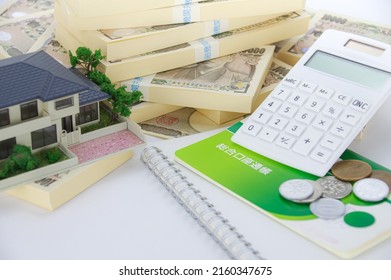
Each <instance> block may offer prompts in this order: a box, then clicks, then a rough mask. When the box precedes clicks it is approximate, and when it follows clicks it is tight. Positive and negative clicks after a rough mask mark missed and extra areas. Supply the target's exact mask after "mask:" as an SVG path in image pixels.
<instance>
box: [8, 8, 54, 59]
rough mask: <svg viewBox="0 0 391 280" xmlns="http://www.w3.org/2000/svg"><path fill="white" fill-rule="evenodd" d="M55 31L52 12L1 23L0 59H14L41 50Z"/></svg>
mask: <svg viewBox="0 0 391 280" xmlns="http://www.w3.org/2000/svg"><path fill="white" fill-rule="evenodd" d="M53 29H54V22H53V13H52V11H51V10H49V11H45V12H41V13H36V14H34V15H31V16H28V17H23V18H21V19H10V20H4V21H2V22H1V23H0V57H12V56H17V55H20V54H25V53H28V52H31V51H35V50H38V49H40V48H41V47H42V46H43V45H44V43H45V41H46V40H47V39H49V38H50V36H52V33H53Z"/></svg>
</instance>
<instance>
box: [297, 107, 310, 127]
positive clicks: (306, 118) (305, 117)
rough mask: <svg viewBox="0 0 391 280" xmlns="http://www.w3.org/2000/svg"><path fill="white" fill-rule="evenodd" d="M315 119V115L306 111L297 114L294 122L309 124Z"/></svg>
mask: <svg viewBox="0 0 391 280" xmlns="http://www.w3.org/2000/svg"><path fill="white" fill-rule="evenodd" d="M314 118H315V114H314V113H311V112H310V111H308V110H304V109H302V110H300V111H299V113H297V115H296V117H295V120H297V121H299V122H302V123H305V124H310V123H311V121H312V120H313V119H314Z"/></svg>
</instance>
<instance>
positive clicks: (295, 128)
mask: <svg viewBox="0 0 391 280" xmlns="http://www.w3.org/2000/svg"><path fill="white" fill-rule="evenodd" d="M305 128H306V126H305V125H303V124H301V123H298V122H295V121H292V122H290V123H289V124H288V126H287V127H286V128H285V132H287V133H289V134H291V135H294V136H296V137H299V136H300V135H301V134H302V133H303V131H304V130H305Z"/></svg>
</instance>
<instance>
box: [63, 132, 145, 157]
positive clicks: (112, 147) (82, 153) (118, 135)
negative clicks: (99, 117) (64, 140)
mask: <svg viewBox="0 0 391 280" xmlns="http://www.w3.org/2000/svg"><path fill="white" fill-rule="evenodd" d="M142 143H143V141H142V140H141V139H140V138H138V137H137V136H136V135H134V134H133V133H132V132H130V131H129V130H121V131H119V132H115V133H112V134H109V135H106V136H102V137H98V138H96V139H93V140H90V141H87V142H84V143H81V144H76V145H73V146H70V147H68V148H69V150H71V151H72V152H73V153H74V154H75V155H76V156H77V157H78V159H79V163H84V162H87V161H90V160H95V159H98V158H101V157H103V156H106V155H109V154H113V153H116V152H119V151H122V150H125V149H128V148H131V147H133V146H136V145H140V144H142Z"/></svg>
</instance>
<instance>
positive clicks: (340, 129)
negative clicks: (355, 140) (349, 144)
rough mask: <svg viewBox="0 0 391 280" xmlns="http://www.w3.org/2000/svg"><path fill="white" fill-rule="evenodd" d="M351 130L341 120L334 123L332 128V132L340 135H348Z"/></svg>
mask: <svg viewBox="0 0 391 280" xmlns="http://www.w3.org/2000/svg"><path fill="white" fill-rule="evenodd" d="M349 131H350V127H349V126H348V125H345V124H343V123H341V122H338V123H336V124H334V125H333V126H332V127H331V129H330V133H332V134H334V135H336V136H339V137H346V136H347V135H348V133H349Z"/></svg>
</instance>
